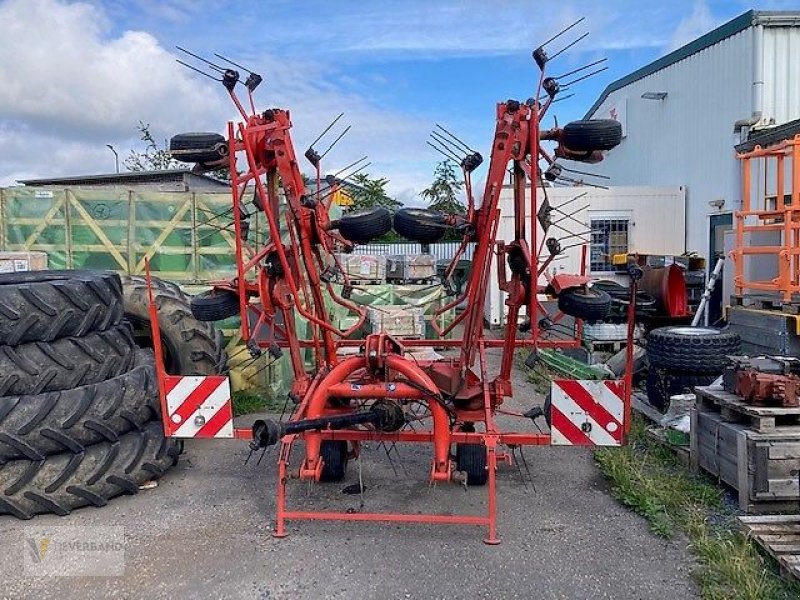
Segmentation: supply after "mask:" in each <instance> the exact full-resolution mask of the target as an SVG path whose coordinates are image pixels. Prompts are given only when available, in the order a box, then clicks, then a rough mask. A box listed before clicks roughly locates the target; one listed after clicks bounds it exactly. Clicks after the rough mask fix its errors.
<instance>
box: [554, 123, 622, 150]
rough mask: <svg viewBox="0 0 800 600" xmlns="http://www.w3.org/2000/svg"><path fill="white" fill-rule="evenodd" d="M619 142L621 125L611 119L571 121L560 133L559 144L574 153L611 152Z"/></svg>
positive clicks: (620, 139)
mask: <svg viewBox="0 0 800 600" xmlns="http://www.w3.org/2000/svg"><path fill="white" fill-rule="evenodd" d="M621 141H622V125H621V124H620V123H619V122H618V121H614V120H611V119H592V120H590V121H572V122H571V123H567V124H566V125H564V130H563V132H562V133H561V143H562V144H564V145H565V146H566V147H567V148H569V149H570V150H574V151H575V152H592V151H594V150H611V149H612V148H616V147H617V146H618V145H619V143H620V142H621Z"/></svg>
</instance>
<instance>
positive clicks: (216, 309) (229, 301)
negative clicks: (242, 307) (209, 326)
mask: <svg viewBox="0 0 800 600" xmlns="http://www.w3.org/2000/svg"><path fill="white" fill-rule="evenodd" d="M191 308H192V315H194V318H195V319H197V320H198V321H222V320H224V319H229V318H230V317H235V316H237V315H238V314H239V296H238V295H236V294H235V293H233V292H231V291H229V290H210V291H208V292H203V293H202V294H198V295H196V296H192V299H191Z"/></svg>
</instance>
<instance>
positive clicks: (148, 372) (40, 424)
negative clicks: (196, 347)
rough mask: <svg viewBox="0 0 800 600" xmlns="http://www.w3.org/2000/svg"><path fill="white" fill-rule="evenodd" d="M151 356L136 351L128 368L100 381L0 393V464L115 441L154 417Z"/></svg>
mask: <svg viewBox="0 0 800 600" xmlns="http://www.w3.org/2000/svg"><path fill="white" fill-rule="evenodd" d="M159 412H160V411H159V398H158V387H157V383H156V375H155V365H154V364H153V355H152V353H151V352H150V351H149V350H139V351H137V352H136V361H135V365H134V367H133V369H131V370H130V371H128V372H127V373H123V374H121V375H118V376H117V377H112V378H111V379H107V380H106V381H103V382H100V383H93V384H90V385H85V386H80V387H77V388H74V389H71V390H65V391H61V392H46V393H44V394H37V395H34V396H4V397H0V464H3V463H5V462H7V461H9V460H14V459H19V458H26V459H28V460H44V458H45V456H47V455H50V454H57V453H59V452H83V451H85V450H86V446H89V445H91V444H96V443H99V442H103V441H105V442H117V441H119V436H120V434H123V433H126V432H128V431H130V430H131V429H135V428H137V427H140V426H142V425H144V424H145V423H147V422H148V421H151V420H153V419H157V418H158V415H159Z"/></svg>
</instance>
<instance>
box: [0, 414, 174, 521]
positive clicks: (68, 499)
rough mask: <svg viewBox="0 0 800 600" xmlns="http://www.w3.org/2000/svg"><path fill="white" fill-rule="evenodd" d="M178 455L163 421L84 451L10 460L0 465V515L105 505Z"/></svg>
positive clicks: (154, 474) (133, 489)
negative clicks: (38, 458) (163, 426)
mask: <svg viewBox="0 0 800 600" xmlns="http://www.w3.org/2000/svg"><path fill="white" fill-rule="evenodd" d="M178 454H179V446H178V443H177V442H174V441H172V440H169V439H166V438H165V437H164V432H163V429H162V428H161V423H160V422H159V421H151V422H150V423H148V424H147V425H146V426H144V427H143V428H142V429H140V430H135V431H130V432H128V433H126V434H125V435H123V436H121V437H120V438H119V441H117V442H113V443H112V442H101V443H99V444H94V445H92V446H89V447H88V448H86V451H85V452H79V453H77V454H74V453H71V452H64V453H61V454H54V455H53V456H48V457H47V458H46V459H45V460H40V461H30V460H15V461H11V462H8V463H6V464H5V465H3V466H2V467H0V488H1V489H0V514H10V515H13V516H15V517H17V518H18V519H30V518H32V517H33V516H34V515H37V514H42V513H55V514H57V515H61V516H63V515H68V514H69V513H70V512H71V511H72V510H73V509H76V508H80V507H82V506H89V505H93V506H105V505H106V504H107V503H108V501H109V500H110V499H111V498H113V497H115V496H119V495H120V494H136V493H137V492H138V491H139V486H140V485H142V484H143V483H145V482H146V481H150V480H152V479H158V478H159V477H161V476H162V475H164V473H165V472H166V471H167V469H169V468H170V467H171V466H173V465H174V464H175V463H176V462H177V460H178Z"/></svg>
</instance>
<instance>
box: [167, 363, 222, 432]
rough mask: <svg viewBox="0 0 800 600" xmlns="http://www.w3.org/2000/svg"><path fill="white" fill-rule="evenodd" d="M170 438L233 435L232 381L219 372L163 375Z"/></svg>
mask: <svg viewBox="0 0 800 600" xmlns="http://www.w3.org/2000/svg"><path fill="white" fill-rule="evenodd" d="M164 383H165V387H166V395H167V411H168V416H167V419H166V422H167V429H168V431H169V437H178V438H232V437H233V408H232V406H231V384H230V380H229V379H228V378H227V377H223V376H221V375H207V376H203V377H200V376H185V377H184V376H176V375H167V376H166V377H165V378H164Z"/></svg>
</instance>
